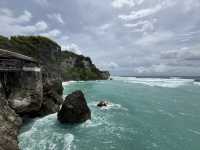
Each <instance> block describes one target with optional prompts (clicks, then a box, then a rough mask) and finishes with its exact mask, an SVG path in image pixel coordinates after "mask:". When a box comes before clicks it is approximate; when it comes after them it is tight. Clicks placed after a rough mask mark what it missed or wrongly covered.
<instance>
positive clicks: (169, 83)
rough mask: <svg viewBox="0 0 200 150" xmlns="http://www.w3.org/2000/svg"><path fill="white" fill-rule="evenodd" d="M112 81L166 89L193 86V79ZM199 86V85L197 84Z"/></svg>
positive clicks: (129, 78) (127, 78)
mask: <svg viewBox="0 0 200 150" xmlns="http://www.w3.org/2000/svg"><path fill="white" fill-rule="evenodd" d="M113 79H114V80H119V81H124V82H128V83H136V84H144V85H148V86H153V87H156V86H157V87H168V88H177V87H180V86H183V85H190V84H194V83H195V82H194V80H193V79H180V78H175V77H174V78H169V79H164V78H163V79H162V78H136V77H113ZM199 85H200V84H199Z"/></svg>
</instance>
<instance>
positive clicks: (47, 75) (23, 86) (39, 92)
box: [0, 36, 63, 116]
mask: <svg viewBox="0 0 200 150" xmlns="http://www.w3.org/2000/svg"><path fill="white" fill-rule="evenodd" d="M0 48H2V49H7V50H10V51H13V52H17V53H19V54H23V55H26V56H29V57H32V58H34V59H35V60H36V61H37V62H38V63H39V64H40V67H41V69H42V70H41V72H40V73H33V72H28V73H19V74H15V75H14V77H15V78H16V80H13V79H11V80H10V81H11V82H12V84H13V85H14V86H13V85H12V92H11V95H10V96H9V104H10V106H11V107H12V108H13V109H15V110H16V112H17V113H19V114H22V115H24V114H25V115H31V116H38V115H41V116H44V115H47V114H51V113H55V112H57V111H58V110H59V106H60V104H61V103H62V91H63V88H62V80H61V69H60V58H61V48H60V46H59V45H58V44H57V43H55V42H54V41H52V40H50V39H48V38H45V37H41V36H13V37H11V38H10V39H8V38H6V37H2V36H0Z"/></svg>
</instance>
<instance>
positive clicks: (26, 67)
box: [0, 49, 42, 98]
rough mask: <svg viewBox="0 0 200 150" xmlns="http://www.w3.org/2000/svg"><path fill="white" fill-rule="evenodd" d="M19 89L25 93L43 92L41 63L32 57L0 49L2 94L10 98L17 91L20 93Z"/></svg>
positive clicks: (0, 88)
mask: <svg viewBox="0 0 200 150" xmlns="http://www.w3.org/2000/svg"><path fill="white" fill-rule="evenodd" d="M19 89H20V90H21V91H22V90H23V93H22V92H21V93H22V94H23V95H25V94H27V93H29V95H33V93H41V91H42V73H41V67H40V64H39V63H38V62H37V61H36V60H35V59H33V58H32V57H28V56H25V55H22V54H19V53H16V52H12V51H8V50H3V49H0V96H1V94H3V95H5V97H6V98H9V97H10V96H11V94H12V95H15V94H16V92H17V95H20V94H19ZM24 93H25V94H24ZM40 95H41V94H40Z"/></svg>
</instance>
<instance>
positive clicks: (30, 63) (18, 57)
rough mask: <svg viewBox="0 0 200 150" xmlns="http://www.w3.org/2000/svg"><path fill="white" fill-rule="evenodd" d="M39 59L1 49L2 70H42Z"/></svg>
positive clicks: (0, 66) (0, 61)
mask: <svg viewBox="0 0 200 150" xmlns="http://www.w3.org/2000/svg"><path fill="white" fill-rule="evenodd" d="M40 70H41V69H40V67H39V64H38V63H37V61H35V60H34V59H33V58H31V57H28V56H25V55H22V54H19V53H15V52H11V51H8V50H2V49H0V72H14V71H34V72H40Z"/></svg>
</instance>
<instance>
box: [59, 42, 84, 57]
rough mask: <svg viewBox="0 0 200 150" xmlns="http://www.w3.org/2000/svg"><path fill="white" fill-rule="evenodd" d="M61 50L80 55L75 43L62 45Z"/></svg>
mask: <svg viewBox="0 0 200 150" xmlns="http://www.w3.org/2000/svg"><path fill="white" fill-rule="evenodd" d="M62 50H68V51H71V52H74V53H76V54H79V55H82V52H81V50H80V47H79V46H78V45H77V44H75V43H71V44H68V45H65V46H63V47H62Z"/></svg>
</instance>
